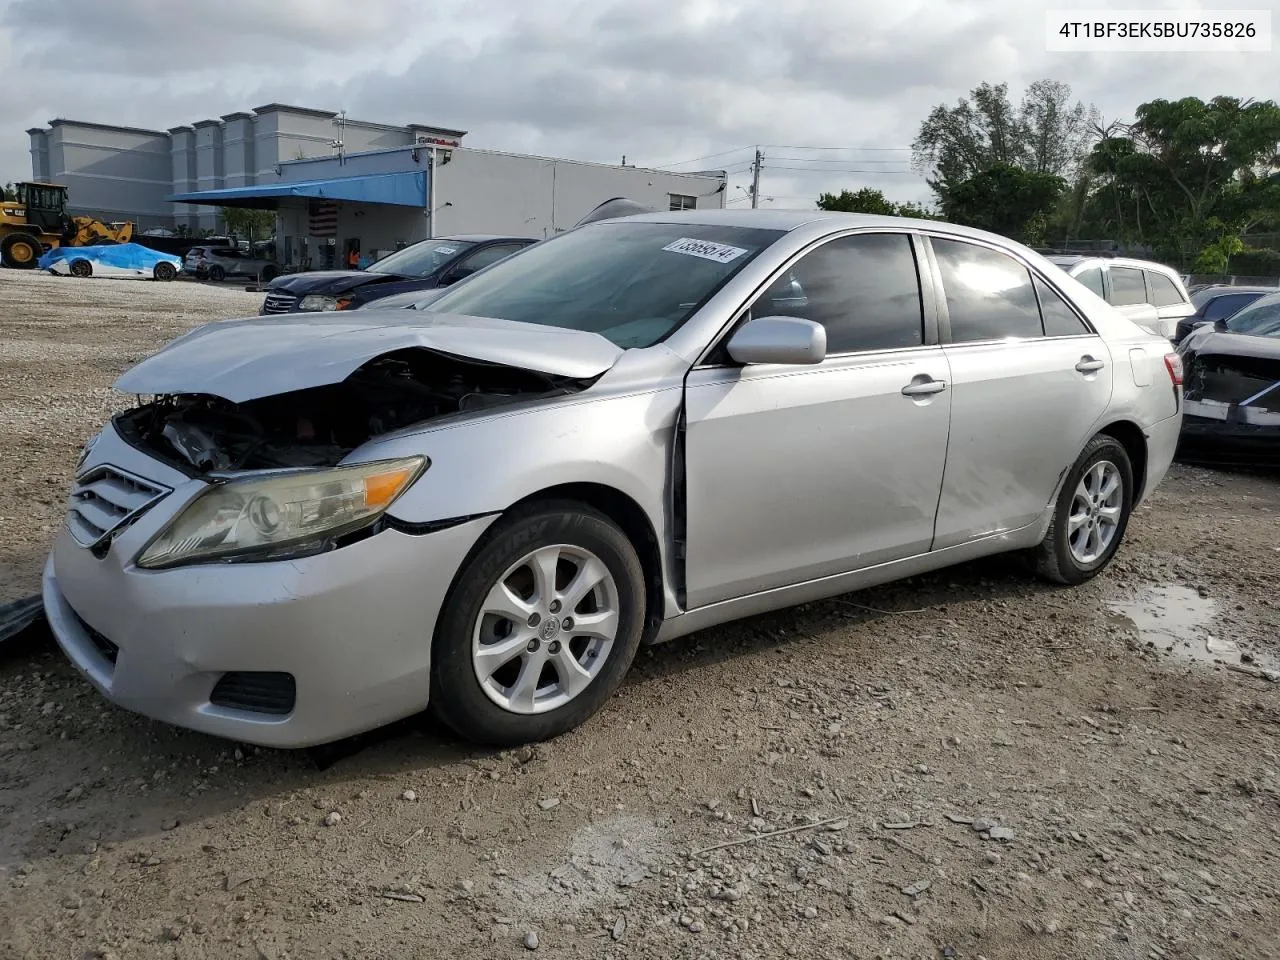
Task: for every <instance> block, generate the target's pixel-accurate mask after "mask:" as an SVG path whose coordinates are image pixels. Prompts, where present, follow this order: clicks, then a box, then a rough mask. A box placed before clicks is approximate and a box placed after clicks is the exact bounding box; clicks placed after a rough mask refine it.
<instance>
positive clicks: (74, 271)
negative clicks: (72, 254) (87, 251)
mask: <svg viewBox="0 0 1280 960" xmlns="http://www.w3.org/2000/svg"><path fill="white" fill-rule="evenodd" d="M67 269H68V270H69V271H70V272H71V275H72V276H73V277H92V276H93V264H91V263H90V262H89V261H88V260H85V259H83V258H81V259H79V260H72V261H71V263H70V264H68V265H67Z"/></svg>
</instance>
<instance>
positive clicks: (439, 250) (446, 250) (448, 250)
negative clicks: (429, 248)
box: [435, 247, 458, 253]
mask: <svg viewBox="0 0 1280 960" xmlns="http://www.w3.org/2000/svg"><path fill="white" fill-rule="evenodd" d="M435 252H436V253H457V252H458V248H457V247H436V249H435Z"/></svg>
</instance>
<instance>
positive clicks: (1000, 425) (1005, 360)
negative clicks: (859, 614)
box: [930, 236, 1142, 550]
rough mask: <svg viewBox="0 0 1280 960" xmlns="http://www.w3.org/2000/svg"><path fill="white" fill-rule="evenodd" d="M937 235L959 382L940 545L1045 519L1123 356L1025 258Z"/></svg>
mask: <svg viewBox="0 0 1280 960" xmlns="http://www.w3.org/2000/svg"><path fill="white" fill-rule="evenodd" d="M930 242H931V248H932V252H933V257H934V261H935V263H936V268H937V274H936V276H937V280H938V283H939V286H940V288H941V290H942V294H943V295H942V296H941V297H940V298H939V299H940V301H941V303H940V310H939V327H940V330H941V334H942V337H943V341H944V343H945V352H946V355H947V360H948V363H949V365H950V368H951V381H952V391H951V393H952V396H951V436H950V441H949V443H948V447H947V468H946V475H945V477H944V479H943V484H942V495H941V498H940V500H939V503H938V521H937V529H936V535H935V539H934V544H933V546H934V549H935V550H940V549H943V548H945V547H950V546H955V545H956V544H960V543H965V542H967V541H970V540H977V539H980V538H983V537H988V536H994V535H998V534H1001V533H1005V532H1010V531H1013V530H1017V529H1019V528H1021V527H1025V526H1027V525H1028V524H1031V523H1035V522H1036V521H1037V520H1039V519H1040V518H1041V517H1043V516H1044V512H1045V509H1046V506H1047V505H1048V504H1049V502H1050V501H1051V500H1052V498H1053V496H1054V493H1055V491H1056V490H1057V486H1058V481H1059V478H1060V477H1061V476H1062V474H1063V472H1064V471H1065V470H1066V469H1067V467H1068V466H1070V465H1071V463H1072V462H1074V461H1075V459H1076V457H1077V456H1078V455H1079V453H1080V450H1081V449H1082V448H1083V447H1084V444H1085V442H1086V441H1087V440H1088V439H1089V437H1090V436H1092V434H1093V430H1094V426H1095V424H1096V423H1097V421H1098V419H1099V418H1100V417H1101V416H1102V414H1103V413H1104V412H1105V411H1106V409H1107V405H1108V403H1109V402H1110V399H1111V385H1112V364H1111V354H1110V352H1109V350H1108V349H1107V345H1106V343H1105V342H1104V341H1103V340H1102V338H1101V337H1099V336H1098V335H1097V334H1096V333H1095V332H1094V331H1093V330H1092V329H1091V328H1090V327H1089V326H1088V324H1087V323H1086V322H1085V320H1084V319H1083V317H1081V315H1080V314H1079V313H1078V312H1077V311H1076V310H1075V308H1073V307H1072V306H1071V305H1070V304H1069V303H1068V302H1067V300H1066V299H1065V298H1064V297H1063V296H1062V294H1061V293H1059V292H1058V290H1057V289H1056V288H1055V287H1054V286H1053V285H1052V284H1051V283H1049V282H1048V281H1047V280H1045V279H1044V278H1043V277H1041V276H1039V275H1037V274H1033V273H1032V272H1031V271H1030V270H1029V269H1028V267H1027V265H1026V264H1024V263H1022V262H1021V261H1019V260H1016V259H1014V258H1013V257H1012V256H1010V255H1009V254H1007V253H1005V252H1003V251H1001V250H998V249H996V248H994V247H990V246H987V245H985V244H980V243H975V242H971V241H967V240H956V239H953V238H943V237H937V236H935V237H933V238H932V239H931V241H930ZM1141 278H1142V275H1141V273H1140V272H1139V275H1138V279H1139V280H1141Z"/></svg>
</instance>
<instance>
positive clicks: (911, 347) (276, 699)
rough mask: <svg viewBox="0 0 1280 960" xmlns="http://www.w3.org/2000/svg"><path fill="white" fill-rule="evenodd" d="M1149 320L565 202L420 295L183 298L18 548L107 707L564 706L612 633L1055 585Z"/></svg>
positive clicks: (1145, 451) (1151, 357) (268, 720)
mask: <svg viewBox="0 0 1280 960" xmlns="http://www.w3.org/2000/svg"><path fill="white" fill-rule="evenodd" d="M1180 385H1181V367H1180V365H1179V361H1178V358H1177V355H1176V354H1170V353H1169V344H1168V342H1167V341H1165V340H1162V339H1160V338H1159V337H1156V336H1152V335H1151V334H1149V333H1147V332H1145V331H1143V330H1142V329H1140V328H1138V327H1137V326H1135V325H1134V324H1133V323H1131V322H1130V321H1128V320H1127V319H1125V318H1124V317H1123V316H1121V315H1120V314H1119V313H1117V312H1116V310H1115V309H1114V308H1112V307H1110V306H1108V305H1107V304H1106V303H1105V302H1103V301H1102V300H1101V299H1100V298H1098V297H1097V296H1095V295H1094V294H1092V293H1090V292H1089V291H1088V290H1087V289H1085V288H1084V287H1083V286H1081V285H1080V284H1078V283H1076V282H1075V281H1074V280H1072V279H1071V278H1069V277H1068V276H1067V275H1066V274H1065V273H1063V272H1062V271H1061V270H1059V269H1058V268H1056V267H1054V266H1053V265H1052V264H1050V263H1049V262H1047V261H1046V260H1044V259H1043V258H1041V257H1039V256H1037V255H1036V254H1034V253H1032V252H1030V251H1029V250H1027V249H1026V248H1024V247H1022V246H1019V245H1018V244H1015V243H1012V242H1010V241H1008V240H1004V239H1002V238H1000V237H996V236H992V235H990V234H986V233H982V232H978V231H974V230H968V229H964V228H960V227H954V226H949V225H947V224H943V223H936V222H926V221H912V220H901V219H895V218H884V217H869V216H858V215H851V214H828V213H819V212H807V213H801V212H785V211H763V210H761V211H745V210H744V211H722V210H712V211H703V210H698V211H688V212H683V213H661V214H653V215H646V216H637V217H629V218H626V219H620V220H610V221H604V222H600V223H593V224H589V225H587V226H584V227H582V228H580V229H576V230H573V231H570V232H568V233H565V234H562V235H560V236H558V237H555V238H552V239H549V240H547V241H544V242H542V243H539V244H536V245H534V246H531V247H529V248H527V249H526V250H524V251H522V252H520V253H517V254H516V255H514V256H512V257H511V258H509V259H507V260H504V261H502V262H500V263H497V264H494V265H493V266H491V267H490V268H488V269H487V270H484V271H482V272H481V273H478V274H476V275H475V276H473V277H472V278H470V279H468V280H466V281H464V282H462V283H459V284H458V285H456V286H455V287H453V288H450V289H449V290H448V291H445V292H444V293H443V294H440V295H433V296H432V297H425V298H424V303H423V305H422V308H421V309H418V310H406V309H394V310H377V309H367V310H361V311H358V312H356V313H350V314H346V313H324V314H296V315H292V316H288V317H272V318H269V319H261V320H260V319H257V318H254V319H250V320H238V321H224V322H219V323H212V324H209V325H207V326H204V327H201V328H199V329H196V330H194V331H192V332H191V333H189V334H187V335H185V336H183V337H180V338H179V339H177V340H175V341H174V342H173V343H171V344H170V345H169V346H167V347H166V348H165V349H163V350H162V351H161V352H159V353H158V354H156V355H154V356H152V357H150V358H149V359H147V360H144V361H143V362H142V363H140V364H138V365H137V366H135V367H134V368H133V369H131V370H130V371H128V372H127V373H126V374H125V375H124V376H122V377H121V378H120V380H119V381H118V383H117V387H118V388H119V389H120V390H121V391H123V392H124V393H128V394H139V395H144V396H149V397H152V398H154V399H153V400H152V401H151V402H148V403H145V404H143V405H142V406H139V407H136V408H133V409H130V410H127V411H126V412H124V413H121V414H120V415H118V416H116V417H115V418H114V419H113V420H112V422H111V423H110V424H108V425H107V426H106V427H105V429H104V430H103V431H102V433H101V434H100V435H99V436H98V437H97V439H96V441H95V442H93V443H92V444H91V445H89V446H88V447H87V448H86V449H85V451H84V453H83V455H82V457H81V460H80V463H79V464H78V466H77V468H76V479H75V483H74V486H73V489H72V491H71V496H70V502H69V510H68V514H67V523H66V527H65V529H64V530H63V531H62V532H61V534H60V536H59V537H58V540H57V543H56V545H55V547H54V550H53V554H52V556H51V557H50V559H49V562H48V565H47V567H46V570H45V574H44V602H45V607H46V610H47V612H48V616H49V620H50V622H51V624H52V626H53V629H54V632H55V633H56V635H57V638H58V641H59V643H60V644H61V646H62V649H63V650H64V651H65V652H66V654H67V655H68V656H69V657H70V658H71V660H72V662H73V663H75V664H76V666H77V667H79V669H80V670H81V671H82V672H83V673H84V674H85V675H86V676H87V677H88V678H89V680H90V682H91V683H92V684H93V685H94V686H96V687H97V688H98V689H99V690H100V691H102V693H104V694H105V695H106V696H107V697H109V698H110V699H111V700H113V701H115V702H116V703H118V704H120V705H122V706H124V707H127V708H129V709H131V710H136V711H138V712H140V713H144V714H147V715H149V716H152V717H156V718H159V719H161V720H165V721H169V722H171V723H174V724H179V725H182V726H186V727H190V728H194V729H197V730H202V731H205V732H208V733H211V734H216V735H220V736H224V737H230V738H234V739H237V740H241V741H247V742H249V743H257V744H264V745H272V746H288V747H297V746H306V745H311V744H317V743H321V742H324V741H331V740H335V739H339V738H342V737H345V736H347V735H350V734H354V733H357V732H359V731H362V730H367V729H369V728H372V727H377V726H379V725H381V724H385V723H387V722H389V721H392V720H395V719H397V718H400V717H404V716H406V715H409V714H412V713H415V712H417V711H420V710H422V709H423V708H424V707H427V706H428V705H430V706H432V707H433V708H434V709H435V710H436V711H437V712H438V714H439V715H440V716H441V717H442V718H443V719H444V720H446V721H447V722H448V723H449V724H450V725H452V726H453V727H454V728H455V729H456V730H458V731H459V732H460V733H461V734H463V735H464V736H466V737H469V738H473V739H475V740H478V741H484V742H489V743H499V744H514V743H519V742H526V741H534V740H539V739H543V738H547V737H552V736H555V735H557V734H559V733H562V732H564V731H566V730H568V729H570V728H572V727H574V726H575V725H577V724H579V723H581V722H582V721H583V720H585V719H586V718H587V717H589V716H590V715H591V714H592V713H593V712H594V711H595V710H597V709H598V708H599V707H600V705H601V703H602V702H603V701H604V700H605V699H606V698H607V697H609V695H610V694H611V693H612V692H613V691H614V690H615V689H616V688H617V687H618V684H619V683H620V682H621V681H622V678H623V675H624V674H625V673H626V672H627V669H628V667H629V666H630V664H631V661H632V658H633V657H634V656H635V653H636V650H637V648H638V647H639V646H640V645H641V644H647V643H655V642H659V641H665V640H671V639H673V638H676V637H679V636H681V635H684V634H688V633H690V632H692V631H695V630H700V629H702V628H704V627H709V626H711V625H713V624H718V623H722V622H724V621H727V620H732V619H734V618H738V617H743V616H748V615H751V614H757V613H761V612H763V611H767V610H773V609H776V608H780V607H785V606H788V605H791V604H796V603H800V602H804V601H810V600H815V599H818V598H822V597H830V596H832V595H835V594H840V593H844V592H846V591H850V590H856V589H859V588H862V587H867V586H870V585H873V584H879V583H883V582H885V581H889V580H894V579H897V578H900V577H906V576H911V575H914V574H919V573H923V572H924V571H928V570H933V569H936V568H939V567H944V566H947V565H949V564H954V563H958V562H962V561H966V560H971V559H973V558H975V557H981V556H984V555H988V554H995V553H1002V552H1006V551H1025V552H1026V553H1027V554H1028V556H1029V557H1030V558H1031V559H1032V560H1033V563H1034V566H1035V567H1036V569H1038V570H1039V572H1040V573H1041V574H1042V575H1043V576H1045V577H1047V578H1048V579H1050V580H1052V581H1055V582H1058V583H1065V584H1077V583H1080V582H1082V581H1085V580H1088V579H1089V578H1090V577H1092V576H1094V575H1095V574H1097V573H1098V572H1099V571H1100V570H1101V569H1102V568H1103V567H1104V566H1106V564H1107V563H1108V561H1109V560H1110V559H1111V558H1112V556H1113V555H1114V553H1115V551H1116V549H1117V547H1118V546H1119V544H1120V541H1121V538H1122V537H1123V535H1124V532H1125V526H1126V524H1127V523H1128V522H1129V519H1130V516H1131V513H1132V511H1133V509H1134V507H1135V505H1136V504H1138V503H1140V502H1141V501H1142V499H1143V498H1144V497H1146V496H1147V495H1148V494H1149V493H1150V492H1151V490H1152V488H1153V487H1155V485H1156V484H1157V483H1159V482H1160V480H1161V478H1162V477H1163V476H1164V474H1165V471H1166V469H1167V468H1168V466H1169V463H1170V460H1171V457H1172V454H1173V450H1174V446H1175V444H1176V442H1177V438H1178V430H1179V425H1180V421H1181V413H1180V407H1181V386H1180Z"/></svg>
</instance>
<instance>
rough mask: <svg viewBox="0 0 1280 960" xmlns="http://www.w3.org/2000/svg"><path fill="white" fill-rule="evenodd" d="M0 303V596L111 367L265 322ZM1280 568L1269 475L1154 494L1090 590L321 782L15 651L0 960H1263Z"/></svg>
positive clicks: (946, 576)
mask: <svg viewBox="0 0 1280 960" xmlns="http://www.w3.org/2000/svg"><path fill="white" fill-rule="evenodd" d="M0 294H2V295H3V298H4V302H5V304H6V308H5V310H4V311H3V315H0V357H2V359H3V364H0V449H2V450H3V451H4V461H5V463H6V464H7V465H9V469H8V470H7V471H6V473H7V474H8V475H9V482H8V483H7V484H6V485H5V488H4V491H3V493H0V523H2V524H3V530H4V532H5V534H6V536H5V537H4V541H3V546H0V590H3V595H0V598H4V599H8V598H12V597H16V596H20V595H23V594H25V593H29V592H31V591H32V589H33V588H34V586H35V585H36V582H37V578H38V570H39V566H40V563H41V560H42V557H43V554H44V552H45V550H46V548H47V544H48V541H49V539H50V538H51V536H52V532H53V530H54V529H55V528H56V525H57V524H58V523H59V522H60V515H61V512H62V508H61V500H62V495H63V489H64V487H65V485H66V483H67V480H68V476H69V472H70V467H71V465H72V463H73V461H74V458H75V454H76V450H77V447H78V445H79V444H80V443H81V442H82V441H83V440H84V439H85V438H86V437H87V436H88V435H89V434H90V433H91V432H92V431H93V430H94V429H95V427H96V425H97V424H99V423H100V422H101V420H102V419H103V418H104V416H105V415H106V414H107V413H108V411H109V410H110V409H111V408H112V407H113V405H114V404H115V403H116V401H115V400H113V398H112V397H111V395H110V393H109V389H108V388H109V385H110V383H111V381H112V378H113V377H114V375H116V374H118V373H119V372H120V371H122V370H123V369H124V368H125V367H126V366H128V364H130V363H131V362H133V361H135V360H136V359H138V358H139V357H141V356H143V355H145V354H146V353H148V352H149V351H151V350H153V349H154V348H155V347H157V346H158V345H159V344H160V343H162V342H163V341H164V340H166V339H168V338H170V337H172V336H173V335H175V334H177V333H179V332H181V331H182V330H184V329H187V328H188V327H190V326H192V325H193V324H195V323H197V322H200V321H203V320H208V319H215V318H219V317H230V316H235V315H243V314H249V313H252V312H254V311H255V310H256V307H257V296H256V295H251V294H245V293H242V292H238V291H228V290H222V289H210V288H208V287H196V286H195V285H186V284H167V285H160V284H145V283H136V282H135V283H130V282H110V281H71V280H56V279H52V278H48V277H39V276H31V275H14V274H13V273H11V272H8V271H5V272H3V273H0ZM15 475H16V477H17V480H16V481H15V480H14V479H13V477H14V476H15ZM1278 550H1280V486H1278V485H1277V482H1276V478H1274V477H1269V476H1247V475H1237V474H1230V473H1221V472H1214V471H1210V470H1203V469H1193V468H1187V467H1177V468H1175V470H1174V471H1173V473H1172V475H1171V477H1170V478H1169V480H1168V481H1167V482H1166V483H1165V484H1164V485H1163V486H1162V487H1161V488H1160V489H1159V491H1158V492H1157V493H1156V495H1155V496H1154V498H1153V499H1152V500H1151V501H1150V502H1149V503H1148V504H1147V505H1146V506H1144V507H1143V508H1142V510H1141V511H1140V512H1139V513H1138V514H1137V515H1136V517H1135V519H1134V522H1133V525H1132V527H1131V528H1130V535H1129V539H1128V540H1127V542H1126V545H1125V547H1124V548H1123V549H1122V551H1121V553H1120V555H1119V557H1118V559H1117V560H1116V562H1115V563H1114V564H1113V565H1112V567H1111V568H1110V570H1109V571H1108V572H1107V573H1106V574H1105V575H1103V576H1102V577H1100V578H1099V579H1097V580H1095V581H1093V582H1091V583H1090V584H1088V585H1086V586H1084V587H1081V588H1078V589H1075V590H1060V589H1052V588H1049V587H1047V586H1045V585H1042V584H1039V583H1037V582H1035V581H1033V580H1030V579H1029V578H1027V577H1026V576H1024V575H1023V574H1022V573H1021V571H1020V570H1019V568H1018V567H1017V566H1016V564H1015V563H1013V562H1012V561H1010V560H1005V559H997V560H992V561H988V562H984V563H979V564H973V565H969V566H965V567H960V568H956V569H954V570H950V571H946V572H944V573H942V574H941V575H937V576H930V577H922V578H918V579H916V580H912V581H909V582H906V583H903V584H898V585H894V586H891V587H885V588H880V589H876V590H872V591H867V592H864V593H859V594H854V595H850V596H848V597H844V598H841V599H838V600H832V601H828V602H825V603H817V604H810V605H807V606H805V607H801V608H797V609H794V610H789V611H785V612H782V613H778V614H776V615H772V616H768V617H762V618H757V619H754V620H750V621H745V622H743V623H740V624H735V625H731V626H727V627H723V628H719V629H716V630H713V631H709V632H707V633H705V634H701V635H698V636H695V637H691V638H688V641H687V642H683V643H676V644H672V645H669V646H666V647H663V648H659V649H656V650H652V651H649V652H646V653H643V654H642V655H641V657H640V658H639V660H638V661H637V664H636V667H635V669H634V670H633V673H632V676H631V678H630V679H629V681H628V682H627V683H626V684H625V685H624V687H623V689H622V691H621V692H620V693H619V694H618V696H616V697H615V698H614V699H613V700H612V701H611V702H610V703H609V704H608V705H607V707H606V708H605V710H604V711H603V712H602V713H601V714H600V715H599V716H597V717H596V718H595V719H593V720H592V721H590V722H589V723H588V724H587V725H586V726H585V727H583V728H581V729H580V730H578V731H575V732H574V733H572V734H570V735H567V736H565V737H562V738H560V739H559V740H557V741H555V742H554V743H551V744H546V745H541V746H538V747H534V748H526V749H522V750H518V751H508V752H501V753H497V752H477V751H475V750H473V749H472V748H470V747H468V746H467V745H464V744H460V743H458V742H456V741H455V740H453V739H452V738H451V737H449V736H448V735H447V734H445V733H444V732H443V731H441V730H440V729H439V728H438V727H436V726H435V725H434V724H432V723H431V722H430V721H427V720H413V721H409V722H406V723H404V724H402V725H400V726H398V727H396V728H394V729H392V730H389V731H386V732H384V733H383V734H382V735H380V736H378V737H376V738H371V739H370V740H369V741H368V742H365V743H363V744H358V745H352V749H351V750H350V751H348V752H346V753H345V754H343V753H342V752H332V753H329V754H327V755H325V756H322V757H320V759H321V760H322V761H324V762H325V763H329V764H330V765H328V766H317V764H316V762H315V760H316V757H315V756H312V755H308V754H303V753H285V752H274V751H267V750H257V749H251V748H243V749H242V748H239V747H237V746H236V745H234V744H230V743H227V742H223V741H217V740H213V739H210V738H208V737H204V736H200V735H197V734H191V733H186V732H183V731H179V730H175V729H171V728H169V727H165V726H163V725H160V724H156V723H152V722H150V721H147V720H144V719H142V718H140V717H136V716H133V715H130V714H126V713H124V712H123V711H121V710H118V709H116V708H114V707H112V706H110V705H108V704H107V703H105V702H104V701H103V700H102V699H101V698H100V697H99V696H98V695H97V694H96V693H95V692H94V691H93V690H91V689H90V688H89V687H88V686H87V685H86V684H85V683H83V682H82V681H81V680H80V679H79V677H78V676H77V675H76V674H75V673H74V672H73V670H72V669H71V668H70V667H68V666H67V665H66V664H65V663H64V661H63V660H62V658H61V657H60V655H59V654H58V653H57V652H56V650H54V649H52V648H51V647H50V646H49V645H48V644H47V642H43V643H42V642H39V641H38V640H37V641H35V642H29V643H23V644H19V645H14V644H9V645H8V649H4V650H0V957H3V958H8V957H23V958H44V957H49V958H54V957H57V958H67V957H81V956H96V957H102V958H106V957H117V958H128V957H165V958H171V957H178V958H185V957H206V956H212V955H218V956H223V957H228V958H233V957H234V958H239V957H246V958H277V960H285V958H303V957H308V958H309V957H326V958H337V957H343V958H362V960H363V958H397V960H399V958H409V957H423V958H427V957H438V956H441V955H446V954H448V955H452V956H457V957H472V956H483V957H497V958H502V957H519V956H528V955H529V954H530V953H531V952H535V951H536V953H537V954H539V955H541V954H546V955H548V956H552V957H566V958H598V957H613V958H618V960H622V958H664V960H666V958H688V960H710V958H730V957H733V958H752V957H754V958H760V960H766V958H775V957H781V956H795V957H803V958H850V957H858V958H871V957H884V958H890V957H893V958H898V957H920V958H925V957H958V958H968V960H976V958H978V957H986V958H988V960H998V958H1010V960H1013V958H1017V960H1041V958H1043V960H1048V958H1054V960H1061V958H1094V957H1098V958H1125V960H1128V958H1134V960H1175V958H1179V960H1180V958H1212V960H1221V958H1235V957H1240V958H1254V957H1273V956H1280V933H1277V930H1278V929H1280V903H1278V900H1277V898H1278V897H1280V855H1278V853H1277V850H1278V849H1280V848H1278V845H1277V843H1278V841H1280V818H1278V817H1277V814H1278V813H1280V779H1277V771H1278V770H1280V762H1278V760H1277V751H1278V750H1280V742H1278V735H1280V683H1275V682H1272V678H1275V677H1278V676H1280V674H1276V673H1274V672H1273V671H1274V670H1275V669H1276V668H1277V667H1280V629H1278V628H1280V596H1278V595H1277V592H1276V588H1275V584H1276V577H1275V570H1276V563H1277V559H1278V558H1277V551H1278ZM356 747H359V749H356Z"/></svg>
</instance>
